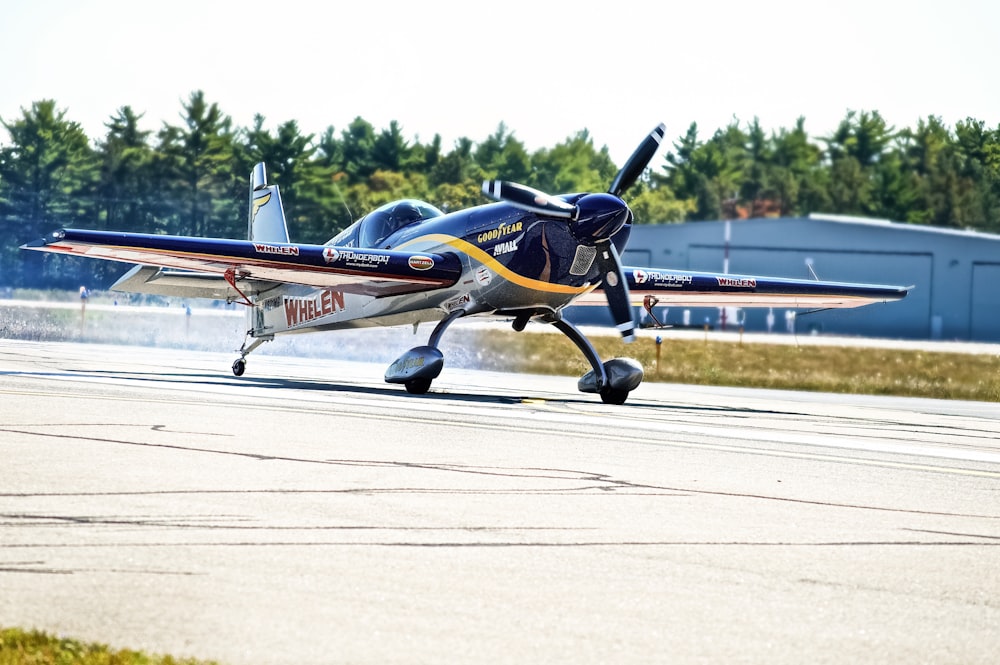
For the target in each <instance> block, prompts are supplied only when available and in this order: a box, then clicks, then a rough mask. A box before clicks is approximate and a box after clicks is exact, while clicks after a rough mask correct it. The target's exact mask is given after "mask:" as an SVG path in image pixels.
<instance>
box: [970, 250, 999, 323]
mask: <svg viewBox="0 0 1000 665" xmlns="http://www.w3.org/2000/svg"><path fill="white" fill-rule="evenodd" d="M998 284H1000V263H973V264H972V300H971V302H970V303H969V311H970V312H971V314H970V317H971V320H970V322H969V333H970V339H974V340H980V341H984V342H1000V290H998V288H997V285H998Z"/></svg>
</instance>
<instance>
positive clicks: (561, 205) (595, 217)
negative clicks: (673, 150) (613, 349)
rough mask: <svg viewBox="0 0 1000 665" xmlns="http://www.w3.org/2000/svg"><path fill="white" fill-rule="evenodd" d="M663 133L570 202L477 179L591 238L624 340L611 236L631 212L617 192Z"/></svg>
mask: <svg viewBox="0 0 1000 665" xmlns="http://www.w3.org/2000/svg"><path fill="white" fill-rule="evenodd" d="M665 134H666V126H665V125H664V124H663V123H660V124H659V125H657V126H656V128H654V129H653V131H651V132H650V133H649V134H648V135H647V136H646V138H645V139H643V141H642V143H640V144H639V147H637V148H636V149H635V152H633V153H632V155H631V156H630V157H629V158H628V161H626V162H625V165H624V166H623V167H622V168H621V170H620V171H618V174H617V175H616V176H615V179H614V180H613V181H612V182H611V187H610V188H609V189H608V192H607V194H585V195H584V196H582V197H580V199H579V200H578V201H577V203H576V204H575V205H574V204H572V203H567V202H566V201H564V200H562V199H560V198H557V197H554V196H551V195H549V194H546V193H545V192H540V191H538V190H537V189H532V188H531V187H526V186H525V185H519V184H517V183H513V182H506V181H503V180H487V181H485V182H484V183H483V194H485V195H486V196H488V197H490V198H491V199H493V200H495V201H503V202H505V203H509V204H510V205H513V206H516V207H518V208H521V209H523V210H528V211H529V212H534V213H536V214H538V215H543V216H547V217H557V218H560V219H566V220H568V222H567V223H568V224H569V227H570V230H571V231H572V233H573V235H574V236H575V237H576V238H577V239H578V240H580V241H581V242H584V243H588V244H589V243H593V245H594V247H595V248H596V249H597V266H598V268H599V269H600V271H601V279H602V281H603V288H604V293H605V294H606V295H607V298H608V307H609V309H610V310H611V316H612V317H613V318H614V321H615V326H616V327H617V328H618V331H619V332H620V333H621V335H622V339H623V340H624V341H625V342H631V341H633V340H634V339H635V318H634V317H633V314H632V305H631V303H630V302H629V292H628V282H626V280H625V273H624V271H623V270H622V265H621V258H620V257H619V256H618V250H617V249H615V246H614V243H612V242H611V238H612V237H613V236H614V235H615V234H616V233H618V231H620V230H621V228H622V227H623V226H624V225H625V224H627V223H629V222H630V221H631V220H632V211H631V210H629V207H628V205H626V204H625V202H624V201H622V199H621V196H622V194H623V193H625V191H626V190H628V188H629V187H631V186H632V185H634V184H635V181H636V180H638V179H639V176H640V175H642V172H643V171H644V170H645V169H646V167H647V166H648V165H649V162H650V160H651V159H653V155H654V154H656V150H657V148H659V147H660V143H661V142H662V141H663V137H664V135H665Z"/></svg>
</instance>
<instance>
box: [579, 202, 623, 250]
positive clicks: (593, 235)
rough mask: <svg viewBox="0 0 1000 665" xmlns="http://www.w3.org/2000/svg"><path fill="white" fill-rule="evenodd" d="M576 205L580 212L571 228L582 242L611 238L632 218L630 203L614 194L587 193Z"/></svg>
mask: <svg viewBox="0 0 1000 665" xmlns="http://www.w3.org/2000/svg"><path fill="white" fill-rule="evenodd" d="M576 205H577V209H578V210H579V213H578V215H577V218H576V221H574V222H571V223H570V228H571V229H572V231H573V235H574V236H575V237H576V239H577V240H579V241H581V242H593V243H596V242H598V241H600V240H605V239H607V238H610V237H611V236H613V235H614V234H615V233H617V232H618V231H619V230H620V229H621V228H622V227H623V226H625V224H627V223H628V222H630V221H631V220H632V211H631V210H630V209H629V207H628V205H626V203H625V202H624V201H622V200H621V199H620V198H618V197H617V196H614V195H612V194H587V195H586V196H584V197H583V198H581V199H580V200H579V201H577V203H576Z"/></svg>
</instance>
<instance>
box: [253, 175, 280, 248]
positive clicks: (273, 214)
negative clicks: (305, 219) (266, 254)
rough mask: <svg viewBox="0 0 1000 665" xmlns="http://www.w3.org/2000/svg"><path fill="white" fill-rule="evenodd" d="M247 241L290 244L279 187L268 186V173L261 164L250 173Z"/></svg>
mask: <svg viewBox="0 0 1000 665" xmlns="http://www.w3.org/2000/svg"><path fill="white" fill-rule="evenodd" d="M247 239H248V240H256V241H258V242H283V243H284V242H288V227H287V226H286V225H285V211H284V209H283V208H282V207H281V195H280V194H278V186H277V185H268V184H267V172H266V171H265V169H264V163H263V162H260V163H259V164H257V165H256V166H254V167H253V171H251V172H250V219H249V223H248V225H247Z"/></svg>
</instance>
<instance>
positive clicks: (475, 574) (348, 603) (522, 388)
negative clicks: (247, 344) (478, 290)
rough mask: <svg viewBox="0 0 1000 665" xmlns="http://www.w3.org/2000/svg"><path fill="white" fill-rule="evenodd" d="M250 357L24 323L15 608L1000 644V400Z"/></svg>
mask: <svg viewBox="0 0 1000 665" xmlns="http://www.w3.org/2000/svg"><path fill="white" fill-rule="evenodd" d="M331 339H334V338H331ZM234 357H235V356H233V355H232V354H215V353H205V352H191V351H178V350H164V349H147V348H139V347H119V346H105V345H76V344H63V343H38V342H20V341H10V340H0V405H2V406H0V413H2V415H0V460H2V469H3V471H2V473H0V478H2V484H0V625H3V626H21V627H25V628H32V627H34V628H39V629H43V630H47V631H50V632H56V633H58V634H61V635H66V636H72V637H76V638H81V639H87V640H96V641H99V642H102V643H109V644H111V645H113V646H116V647H130V648H138V649H143V650H147V651H152V652H157V653H170V654H172V655H175V656H196V657H199V658H212V659H218V660H220V661H222V662H225V663H230V664H233V665H235V664H242V663H247V664H250V663H254V664H258V663H307V662H308V663H412V662H421V663H436V662H448V663H453V662H489V663H525V662H531V663H545V662H573V663H597V662H602V663H606V662H622V663H624V662H669V663H697V662H705V663H709V662H710V663H717V662H743V663H802V662H820V663H822V662H838V663H840V662H878V663H993V662H996V658H997V654H998V653H1000V405H997V404H988V403H974V402H948V401H936V400H923V399H904V398H875V397H860V396H834V395H828V394H810V393H792V392H778V391H760V390H746V389H721V388H705V387H694V386H679V385H657V384H644V385H642V386H640V388H639V389H638V390H636V391H635V392H634V393H633V394H632V396H631V397H630V398H629V402H628V403H627V404H626V405H624V406H609V405H604V404H601V403H600V400H599V399H598V398H597V397H596V396H593V395H584V394H581V393H578V392H576V379H575V378H566V377H542V376H527V375H517V374H498V373H489V372H481V371H476V370H465V369H453V368H450V367H448V366H447V365H446V367H445V370H444V373H443V374H442V376H441V378H440V379H438V380H437V381H435V383H434V386H433V387H432V389H431V393H429V394H428V395H425V396H412V395H407V394H406V393H405V391H403V390H402V389H401V388H400V387H396V386H389V385H387V384H385V383H383V381H382V374H383V372H384V370H385V366H384V365H382V364H368V363H350V362H343V361H327V360H322V359H316V358H308V359H296V358H289V357H281V356H268V355H256V354H255V355H254V356H251V357H250V359H249V362H248V368H247V374H246V375H245V376H243V377H240V378H236V377H234V376H232V374H231V373H230V371H229V366H230V364H231V363H232V360H233V359H234Z"/></svg>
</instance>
